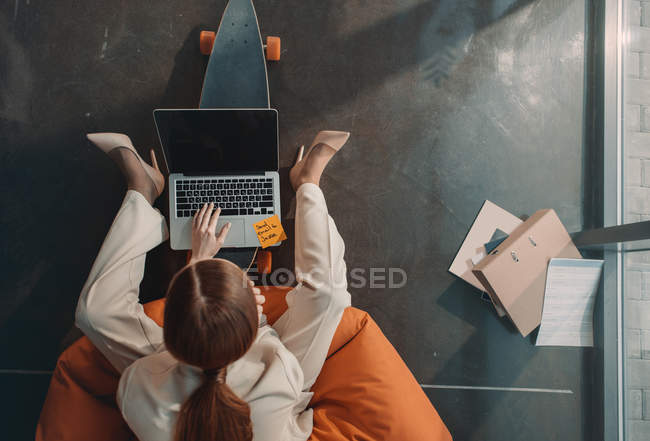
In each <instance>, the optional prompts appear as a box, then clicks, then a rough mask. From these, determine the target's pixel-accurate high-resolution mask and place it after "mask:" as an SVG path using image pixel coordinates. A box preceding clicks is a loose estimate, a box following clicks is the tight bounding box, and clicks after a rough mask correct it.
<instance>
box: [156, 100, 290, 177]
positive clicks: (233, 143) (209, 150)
mask: <svg viewBox="0 0 650 441" xmlns="http://www.w3.org/2000/svg"><path fill="white" fill-rule="evenodd" d="M153 115H154V121H155V123H156V129H157V131H158V137H159V139H160V144H161V146H162V149H163V153H164V158H165V162H166V163H167V169H168V170H169V173H170V174H171V173H183V174H185V175H219V174H237V173H250V172H264V171H277V170H278V168H279V158H278V112H277V111H276V110H275V109H156V110H154V112H153Z"/></svg>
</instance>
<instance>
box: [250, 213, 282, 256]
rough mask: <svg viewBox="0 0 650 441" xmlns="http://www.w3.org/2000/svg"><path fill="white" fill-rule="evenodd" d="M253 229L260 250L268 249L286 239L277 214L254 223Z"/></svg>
mask: <svg viewBox="0 0 650 441" xmlns="http://www.w3.org/2000/svg"><path fill="white" fill-rule="evenodd" d="M253 228H255V234H257V240H259V241H260V245H261V246H262V248H266V247H270V246H271V245H273V244H276V243H278V242H280V241H282V240H286V239H287V235H286V234H285V233H284V229H283V228H282V223H281V222H280V219H278V215H277V214H274V215H273V216H271V217H269V218H267V219H264V220H261V221H259V222H257V223H254V224H253Z"/></svg>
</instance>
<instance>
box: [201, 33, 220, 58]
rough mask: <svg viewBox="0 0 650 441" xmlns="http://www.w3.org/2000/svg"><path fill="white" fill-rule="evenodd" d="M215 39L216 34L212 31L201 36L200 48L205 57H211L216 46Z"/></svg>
mask: <svg viewBox="0 0 650 441" xmlns="http://www.w3.org/2000/svg"><path fill="white" fill-rule="evenodd" d="M214 37H216V34H215V33H214V32H212V31H201V35H200V36H199V47H200V48H201V53H202V54H203V55H210V54H211V53H212V45H213V44H214Z"/></svg>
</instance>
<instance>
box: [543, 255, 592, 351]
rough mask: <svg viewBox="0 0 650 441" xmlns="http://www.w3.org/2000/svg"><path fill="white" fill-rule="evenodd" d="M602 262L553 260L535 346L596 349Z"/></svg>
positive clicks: (548, 273)
mask: <svg viewBox="0 0 650 441" xmlns="http://www.w3.org/2000/svg"><path fill="white" fill-rule="evenodd" d="M602 269H603V261H602V260H588V259H551V261H550V262H549V264H548V271H547V273H546V290H545V292H544V309H543V310H542V324H541V325H540V328H539V333H538V334H537V341H536V342H535V345H536V346H593V345H594V326H593V318H594V301H595V299H596V291H597V289H598V283H599V281H600V274H601V272H602Z"/></svg>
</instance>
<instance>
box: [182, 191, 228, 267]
mask: <svg viewBox="0 0 650 441" xmlns="http://www.w3.org/2000/svg"><path fill="white" fill-rule="evenodd" d="M219 213H221V208H217V209H216V210H214V204H213V203H210V204H209V205H208V204H204V205H203V207H201V209H200V210H199V211H197V212H196V214H195V215H194V219H193V220H192V258H191V259H190V263H194V262H198V261H199V260H205V259H212V258H213V257H214V255H215V254H217V253H218V252H219V250H220V249H221V247H222V246H223V243H224V241H225V240H226V235H227V234H228V231H229V230H230V222H228V223H227V224H226V225H224V226H223V228H222V229H221V231H220V232H219V235H218V236H217V235H215V229H216V228H217V221H218V220H219Z"/></svg>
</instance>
